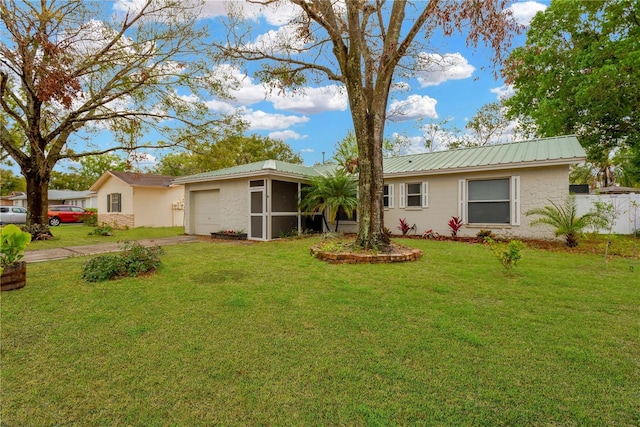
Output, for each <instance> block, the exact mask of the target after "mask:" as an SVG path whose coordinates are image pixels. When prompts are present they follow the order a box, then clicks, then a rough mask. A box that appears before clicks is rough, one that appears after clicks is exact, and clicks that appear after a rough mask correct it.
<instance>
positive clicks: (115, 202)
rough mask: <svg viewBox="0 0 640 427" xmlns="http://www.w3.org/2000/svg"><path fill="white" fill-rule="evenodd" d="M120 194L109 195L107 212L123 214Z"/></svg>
mask: <svg viewBox="0 0 640 427" xmlns="http://www.w3.org/2000/svg"><path fill="white" fill-rule="evenodd" d="M121 199H122V198H121V195H120V193H111V194H107V212H121V208H122V206H121V203H120V201H121Z"/></svg>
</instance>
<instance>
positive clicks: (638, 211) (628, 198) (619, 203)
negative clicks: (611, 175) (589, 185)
mask: <svg viewBox="0 0 640 427" xmlns="http://www.w3.org/2000/svg"><path fill="white" fill-rule="evenodd" d="M575 196H576V206H577V208H578V215H583V214H585V213H587V212H589V211H591V210H595V207H596V205H595V203H596V202H602V203H611V204H612V206H613V208H614V211H615V212H616V213H618V218H617V220H616V222H615V224H614V226H613V233H615V234H633V233H634V232H635V231H636V230H638V228H639V227H640V194H576V195H575ZM599 231H600V233H608V232H609V230H599Z"/></svg>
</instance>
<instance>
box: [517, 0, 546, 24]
mask: <svg viewBox="0 0 640 427" xmlns="http://www.w3.org/2000/svg"><path fill="white" fill-rule="evenodd" d="M546 8H547V6H546V5H544V4H542V3H538V2H537V1H523V2H520V3H514V4H512V5H511V6H509V8H508V9H511V12H512V13H513V17H514V18H515V20H516V22H518V24H522V25H529V23H530V22H531V20H532V19H533V17H534V16H535V15H536V13H538V12H540V11H543V10H545V9H546Z"/></svg>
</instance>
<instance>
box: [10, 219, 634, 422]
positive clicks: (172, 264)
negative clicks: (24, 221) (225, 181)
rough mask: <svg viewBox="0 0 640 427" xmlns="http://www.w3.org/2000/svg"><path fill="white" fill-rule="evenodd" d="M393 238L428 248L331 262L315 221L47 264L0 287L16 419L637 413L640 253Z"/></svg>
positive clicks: (565, 417) (604, 417)
mask: <svg viewBox="0 0 640 427" xmlns="http://www.w3.org/2000/svg"><path fill="white" fill-rule="evenodd" d="M131 231H132V232H134V231H135V230H131ZM84 234H85V236H86V231H85V233H84ZM86 237H87V238H89V237H90V238H93V239H98V237H96V236H86ZM100 239H110V237H100ZM393 240H394V241H397V242H398V243H400V244H403V245H406V246H411V247H415V248H418V249H420V250H422V252H423V253H424V255H423V257H421V258H420V259H419V260H417V261H415V262H411V263H398V264H377V265H331V264H326V263H322V262H318V261H317V260H316V259H314V258H313V257H311V256H310V255H309V250H308V249H309V246H310V245H313V244H316V243H319V242H320V239H319V238H318V237H310V238H304V239H291V240H281V241H274V242H265V243H260V244H254V245H237V244H233V243H226V242H223V243H221V242H217V243H211V242H206V241H202V242H198V243H191V244H188V245H176V246H167V247H166V248H164V249H165V252H166V254H165V255H164V256H163V257H162V260H163V267H162V268H161V269H159V270H158V271H157V272H156V274H152V275H145V276H141V277H135V278H134V277H125V278H122V279H120V280H117V281H108V282H98V283H91V284H88V283H86V282H85V281H84V280H83V279H82V277H81V271H82V267H83V265H84V263H86V260H83V259H81V258H72V259H67V260H61V261H54V263H55V268H51V267H52V266H51V265H50V264H32V265H30V266H29V284H28V285H27V286H26V287H25V288H23V289H22V290H20V291H12V292H8V293H4V294H3V295H2V330H1V334H2V337H1V338H2V344H3V345H2V353H1V357H2V360H1V362H2V367H3V368H2V371H1V372H0V375H1V380H2V385H3V387H2V388H3V389H2V400H3V405H2V409H1V411H2V413H1V416H2V420H3V422H4V423H6V424H7V425H64V424H74V423H77V424H82V425H193V426H199V425H201V426H205V425H216V424H218V425H266V424H269V425H310V424H323V425H635V424H637V421H638V419H640V403H639V402H640V401H639V400H638V399H637V397H638V396H637V384H638V383H640V371H639V370H638V363H639V360H638V324H637V319H638V318H639V317H640V288H639V287H638V282H639V276H638V275H639V274H640V259H638V258H637V255H636V256H635V257H633V256H628V257H624V258H623V257H614V258H613V259H612V260H611V261H610V262H609V265H608V268H607V269H603V268H601V266H602V258H601V253H596V254H590V253H588V252H572V251H574V250H575V249H577V248H573V249H568V248H564V249H562V250H558V251H548V250H546V249H537V248H535V247H533V246H527V248H526V262H523V263H522V264H519V265H518V268H517V269H513V270H510V271H508V272H507V271H505V270H503V268H502V267H501V266H500V265H499V264H498V263H496V261H495V259H494V256H493V254H492V253H491V251H490V250H488V249H487V246H485V245H479V244H468V243H464V242H462V241H457V242H454V241H440V240H427V239H406V238H394V239H393ZM627 240H628V241H629V244H628V245H627V243H625V246H624V247H625V248H629V247H631V246H630V245H631V244H633V243H632V242H633V240H632V239H631V238H626V240H625V242H626V241H627ZM54 242H55V241H43V242H34V243H33V244H32V245H31V246H33V245H50V244H52V243H54ZM583 246H585V247H586V246H588V245H583V244H582V242H581V245H580V247H579V248H583ZM561 248H562V246H561V244H560V245H559V246H558V249H561ZM581 250H583V249H581ZM636 254H637V253H636Z"/></svg>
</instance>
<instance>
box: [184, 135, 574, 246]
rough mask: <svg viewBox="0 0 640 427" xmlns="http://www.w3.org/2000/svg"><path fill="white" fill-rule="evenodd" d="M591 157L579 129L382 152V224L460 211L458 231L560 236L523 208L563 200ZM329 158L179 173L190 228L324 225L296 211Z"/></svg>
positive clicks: (257, 236) (434, 221)
mask: <svg viewBox="0 0 640 427" xmlns="http://www.w3.org/2000/svg"><path fill="white" fill-rule="evenodd" d="M584 160H585V152H584V150H583V149H582V147H581V146H580V143H579V142H578V140H577V139H576V138H575V137H574V136H563V137H556V138H544V139H537V140H531V141H523V142H516V143H510V144H499V145H489V146H484V147H478V148H467V149H460V150H449V151H439V152H433V153H425V154H415V155H409V156H399V157H393V158H388V159H384V166H383V170H384V182H385V187H384V206H385V212H384V218H385V226H386V227H387V228H388V229H389V230H391V231H392V232H393V233H399V231H398V224H399V220H400V219H406V221H407V222H408V223H409V224H410V225H414V224H415V226H416V228H415V230H416V232H417V234H422V233H423V232H424V231H425V230H427V229H432V230H434V231H435V232H437V233H440V234H449V229H448V226H447V222H448V221H449V219H450V218H451V217H452V216H459V217H460V218H462V220H463V222H464V224H465V226H464V227H463V229H462V231H461V232H460V233H459V234H460V235H466V236H475V235H476V234H477V233H478V231H480V230H482V229H491V230H493V231H494V232H495V233H496V234H500V235H508V236H514V237H523V238H526V237H553V233H552V231H551V230H547V229H545V228H543V227H540V228H538V227H535V228H534V227H530V225H529V223H530V221H531V219H530V218H527V217H526V216H525V215H524V213H525V212H526V211H528V210H529V209H532V208H536V207H543V206H545V205H548V204H549V201H555V202H562V201H563V200H564V199H565V198H566V197H567V196H568V194H569V166H570V165H572V164H575V163H580V162H582V161H584ZM331 168H335V165H334V166H329V165H323V166H319V167H317V166H316V167H306V166H301V165H292V164H288V163H284V162H279V161H273V160H267V161H265V162H257V163H252V164H249V165H242V166H236V167H232V168H228V169H222V170H217V171H212V172H207V173H203V174H198V175H192V176H187V177H180V178H177V179H176V180H175V181H174V183H176V184H184V185H185V232H186V233H187V234H202V235H207V234H209V233H210V232H216V231H219V230H223V229H234V230H237V229H244V230H246V231H248V234H249V238H250V239H254V240H270V239H274V238H278V237H280V235H281V234H283V233H288V232H290V231H291V230H292V229H299V230H302V229H305V228H309V229H313V230H318V229H321V228H322V222H321V221H320V220H319V219H318V218H311V219H310V218H307V217H305V216H304V215H303V214H301V213H300V212H299V211H298V209H297V200H298V194H299V192H300V190H301V189H302V187H303V186H304V185H305V184H306V183H308V181H309V179H310V178H311V177H313V176H317V175H319V174H325V173H326V172H327V171H328V170H330V169H331ZM340 230H341V231H344V232H355V231H357V218H356V219H355V220H352V221H344V220H341V221H340Z"/></svg>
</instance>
